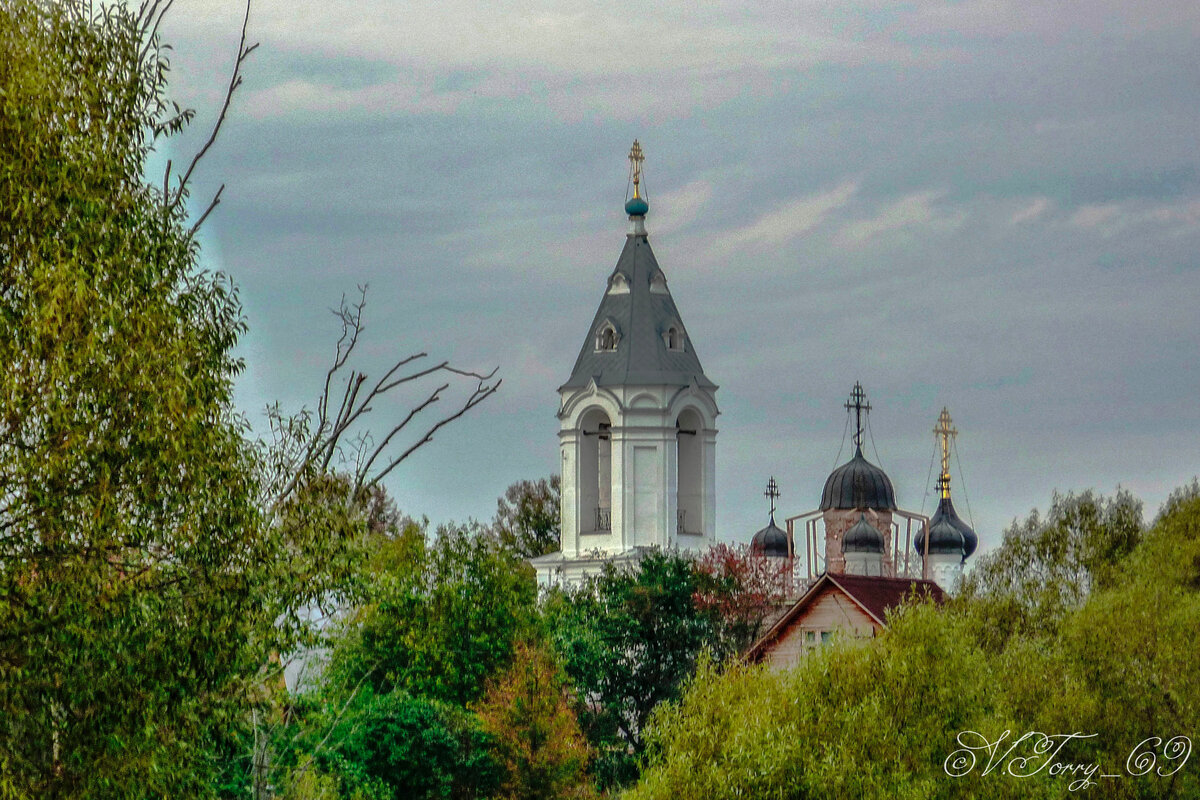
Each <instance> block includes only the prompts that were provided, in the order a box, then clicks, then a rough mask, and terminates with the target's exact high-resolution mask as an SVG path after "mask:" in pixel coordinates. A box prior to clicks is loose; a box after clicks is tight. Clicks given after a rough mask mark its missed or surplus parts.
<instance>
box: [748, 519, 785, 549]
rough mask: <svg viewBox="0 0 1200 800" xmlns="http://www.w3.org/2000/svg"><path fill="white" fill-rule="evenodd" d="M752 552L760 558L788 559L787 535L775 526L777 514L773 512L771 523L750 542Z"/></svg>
mask: <svg viewBox="0 0 1200 800" xmlns="http://www.w3.org/2000/svg"><path fill="white" fill-rule="evenodd" d="M750 552H751V553H753V554H754V555H758V556H768V557H775V558H787V556H788V540H787V534H786V533H785V532H784V531H783V529H782V528H780V527H779V526H778V525H776V524H775V512H771V521H770V522H768V523H767V527H765V528H763V529H762V530H760V531H759V532H758V533H756V534H754V538H752V539H751V540H750Z"/></svg>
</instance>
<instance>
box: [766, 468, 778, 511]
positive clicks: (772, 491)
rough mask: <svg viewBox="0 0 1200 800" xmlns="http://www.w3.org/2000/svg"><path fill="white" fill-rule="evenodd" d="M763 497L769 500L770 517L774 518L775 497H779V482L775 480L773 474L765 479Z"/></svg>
mask: <svg viewBox="0 0 1200 800" xmlns="http://www.w3.org/2000/svg"><path fill="white" fill-rule="evenodd" d="M763 497H766V498H768V499H769V500H770V501H771V519H775V499H776V498H777V497H779V484H777V483H776V482H775V476H774V475H772V476H771V479H770V480H769V481H767V490H766V491H765V492H763Z"/></svg>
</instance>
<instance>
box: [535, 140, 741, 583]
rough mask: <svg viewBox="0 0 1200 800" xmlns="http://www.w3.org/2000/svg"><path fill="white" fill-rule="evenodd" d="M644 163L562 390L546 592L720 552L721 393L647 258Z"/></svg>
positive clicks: (543, 574)
mask: <svg viewBox="0 0 1200 800" xmlns="http://www.w3.org/2000/svg"><path fill="white" fill-rule="evenodd" d="M643 161H644V155H643V153H642V148H641V145H640V144H639V143H638V142H637V141H634V143H633V148H632V149H631V150H630V152H629V176H630V185H631V186H632V196H631V197H629V199H628V200H627V202H626V203H625V213H626V214H628V215H629V222H630V229H629V232H628V234H627V235H626V237H625V246H624V248H623V249H622V251H621V255H620V257H619V258H618V259H617V264H616V267H615V268H614V269H613V271H612V273H611V274H610V275H609V276H608V281H607V284H606V286H605V290H604V295H603V297H602V298H601V300H600V306H599V308H598V309H597V311H596V315H595V317H594V318H593V320H592V323H591V325H590V326H589V327H588V330H587V333H586V334H585V336H584V341H583V346H582V347H581V348H580V350H579V355H578V357H577V358H576V360H575V366H574V368H573V369H572V370H571V375H570V377H569V378H567V380H566V382H565V383H563V385H562V386H561V387H559V390H558V393H559V411H558V420H559V433H558V438H559V450H560V468H561V469H562V539H561V551H560V552H559V553H551V554H550V555H547V556H542V557H540V558H537V559H533V562H532V563H533V564H534V566H535V567H537V569H538V576H539V581H540V582H542V583H543V584H548V583H553V582H556V581H563V580H565V581H573V580H577V579H579V578H581V577H582V576H583V575H585V574H589V573H591V572H595V571H597V570H598V569H599V567H600V565H601V564H603V563H604V562H606V561H612V560H627V559H634V558H637V555H638V553H639V551H641V550H642V549H644V548H648V547H660V548H678V549H680V550H701V549H705V548H707V547H709V546H711V545H713V544H715V543H716V443H717V429H716V418H717V415H718V414H719V413H720V412H719V411H718V409H717V403H716V390H717V386H716V384H714V383H713V382H712V381H710V380H709V379H708V377H707V376H706V375H705V374H704V369H703V368H702V367H701V366H700V359H699V357H698V356H697V354H696V348H695V345H694V344H693V342H692V339H691V337H690V336H689V335H688V332H687V329H686V328H685V327H684V325H683V319H682V317H681V316H680V314H679V309H678V308H676V306H675V301H674V300H673V299H672V297H671V293H670V291H669V290H668V288H667V278H666V275H665V274H664V273H663V271H662V269H661V268H660V267H659V265H658V261H657V260H656V259H655V257H654V252H653V251H652V250H651V249H650V242H649V238H648V235H647V233H646V215H647V213H648V212H649V210H650V205H649V202H648V201H647V199H646V195H645V180H644V177H643V173H642V163H643Z"/></svg>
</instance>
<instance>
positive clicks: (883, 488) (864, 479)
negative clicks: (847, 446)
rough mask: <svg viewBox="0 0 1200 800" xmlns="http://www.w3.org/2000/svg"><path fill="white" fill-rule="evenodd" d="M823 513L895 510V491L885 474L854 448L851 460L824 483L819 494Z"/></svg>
mask: <svg viewBox="0 0 1200 800" xmlns="http://www.w3.org/2000/svg"><path fill="white" fill-rule="evenodd" d="M820 508H821V510H822V511H828V510H829V509H831V508H835V509H853V508H872V509H875V510H876V511H894V510H895V509H896V490H895V489H893V488H892V482H891V480H890V479H889V478H888V476H887V474H886V473H885V472H884V471H883V470H882V469H880V468H879V467H877V466H875V465H874V464H872V463H871V462H870V461H867V459H866V458H864V457H863V454H862V448H861V447H856V448H855V450H854V458H852V459H850V460H849V461H847V462H846V463H845V464H842V465H841V466H840V467H838V468H837V469H835V470H834V471H833V472H832V473H831V474H830V475H829V477H828V478H827V479H826V480H825V489H824V491H822V492H821V506H820Z"/></svg>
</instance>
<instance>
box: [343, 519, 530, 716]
mask: <svg viewBox="0 0 1200 800" xmlns="http://www.w3.org/2000/svg"><path fill="white" fill-rule="evenodd" d="M376 558H377V559H378V564H379V565H378V566H377V567H376V568H375V569H373V570H372V573H371V575H372V576H371V581H372V584H373V587H372V589H371V592H370V594H369V595H368V602H367V603H366V604H365V605H364V606H362V607H361V608H359V609H358V610H356V611H355V612H354V613H353V615H352V616H351V617H349V618H348V620H347V621H346V623H345V626H344V630H343V632H342V633H341V636H340V638H339V639H338V640H337V641H336V642H335V646H334V649H333V653H332V655H331V663H330V669H329V676H328V677H329V680H330V681H333V682H336V683H338V684H340V685H341V686H342V687H344V688H345V689H347V690H350V689H352V688H353V687H354V686H355V685H357V684H358V683H359V682H360V681H364V680H365V682H366V684H368V685H370V686H372V687H373V688H374V690H375V691H376V692H377V693H386V692H389V691H393V690H396V689H402V690H404V691H407V692H409V693H411V694H413V695H415V696H418V697H425V698H431V699H436V700H441V701H444V702H448V703H454V704H457V705H460V706H465V705H467V704H468V703H471V702H473V701H474V700H476V699H478V697H479V696H480V694H481V693H482V692H483V689H484V687H485V685H486V683H487V680H488V679H489V678H490V677H491V676H492V675H494V674H495V673H496V672H498V671H499V670H502V669H504V668H505V667H507V666H508V664H509V662H510V661H511V659H512V654H513V648H514V646H515V643H516V642H517V641H518V640H519V639H520V638H521V637H523V636H524V635H525V634H526V633H527V632H528V631H529V630H530V629H531V628H532V626H533V624H534V615H535V603H536V599H537V588H536V586H535V584H534V580H533V573H532V569H531V568H530V567H529V566H528V565H527V564H525V563H523V562H522V561H521V560H520V559H518V558H516V557H515V556H513V555H512V554H511V553H508V552H507V551H504V550H500V549H497V548H496V547H494V546H493V545H492V543H491V542H490V541H489V539H488V538H487V537H486V536H483V535H480V533H479V532H478V531H471V530H468V529H464V528H457V527H444V528H442V529H440V530H439V531H438V533H437V536H436V537H435V539H434V541H433V542H432V543H431V544H426V542H425V536H424V531H423V530H421V529H420V528H419V527H418V526H416V525H415V524H412V525H410V526H409V527H408V528H406V530H405V531H404V533H403V535H402V537H401V538H399V539H398V540H391V541H384V542H381V543H380V552H379V553H378V555H377V556H376ZM384 565H386V566H384Z"/></svg>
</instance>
